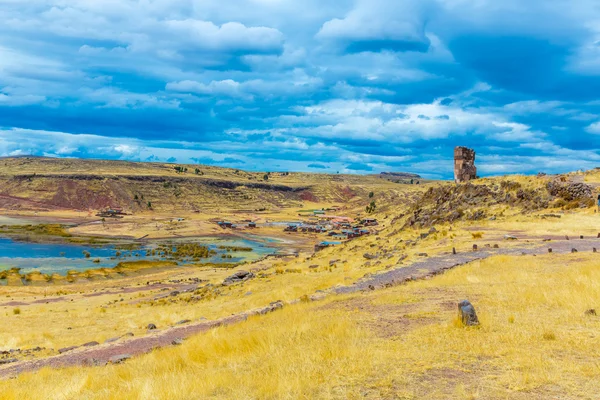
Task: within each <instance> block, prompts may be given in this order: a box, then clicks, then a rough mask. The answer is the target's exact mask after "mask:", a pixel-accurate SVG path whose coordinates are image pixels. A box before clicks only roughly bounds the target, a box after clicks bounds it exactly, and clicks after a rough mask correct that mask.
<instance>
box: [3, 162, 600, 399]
mask: <svg viewBox="0 0 600 400" xmlns="http://www.w3.org/2000/svg"><path fill="white" fill-rule="evenodd" d="M15 160H17V161H14V162H23V160H20V159H15ZM19 160H20V161H19ZM11 162H12V161H11ZM42 162H45V161H39V160H36V161H35V162H31V165H29V164H24V165H22V166H21V167H22V169H23V170H24V171H26V172H27V173H32V171H33V170H35V169H37V168H40V165H41V164H39V163H42ZM36 163H38V164H36ZM68 163H71V161H68V162H67V164H64V165H62V164H61V165H62V166H61V167H60V168H59V166H56V165H54V166H52V168H50V167H48V168H47V169H48V172H47V173H48V174H58V175H60V174H63V173H64V172H62V171H63V170H62V169H61V168H65V165H68V169H69V171H70V172H69V173H78V174H89V173H93V172H98V171H102V173H103V174H108V171H109V170H110V171H111V173H112V174H115V175H119V174H124V175H126V174H139V175H144V174H146V175H153V174H161V173H163V174H165V175H168V174H172V175H173V176H178V175H180V174H177V173H176V172H175V171H170V169H172V168H173V166H172V165H158V164H156V165H146V164H139V165H137V164H135V165H133V166H132V165H130V164H125V163H123V165H121V164H118V163H117V164H110V163H109V164H106V166H105V165H104V164H103V162H98V163H99V164H98V165H95V164H93V163H92V164H93V165H91V166H90V165H88V164H86V163H81V164H80V163H78V162H76V161H73V162H72V164H68ZM94 163H95V162H94ZM9 164H10V163H9ZM9 164H7V165H6V167H7V168H8V167H10V168H8V169H14V168H15V167H14V165H12V164H10V165H9ZM86 168H89V170H88V169H86ZM102 168H104V169H102ZM188 168H189V167H188ZM131 170H133V172H132V171H131ZM73 171H75V172H73ZM241 173H242V172H240V171H238V172H236V171H234V170H224V169H215V170H214V171H212V170H211V169H207V170H206V171H205V175H204V177H207V176H210V177H211V178H215V179H216V178H218V179H230V180H236V179H240V178H239V176H238V175H239V174H241ZM188 174H189V173H188ZM271 175H273V174H271ZM157 176H158V175H157ZM201 178H202V176H201V177H199V178H198V179H201ZM256 178H257V179H258V178H260V176H258V175H257V176H256ZM11 179H12V178H11ZM44 179H46V178H44ZM61 179H62V178H61ZM190 179H196V177H190ZM321 179H322V181H321ZM331 179H332V177H331V176H325V175H323V176H316V175H310V176H309V175H302V174H289V175H281V176H278V177H276V178H273V179H271V178H269V182H272V181H277V182H278V183H281V184H285V185H289V186H294V185H301V184H306V182H310V183H311V185H312V188H311V194H315V195H316V194H318V193H321V194H319V195H318V196H317V197H318V199H315V198H313V197H310V196H309V197H307V198H310V199H309V200H307V199H302V198H300V199H299V200H298V201H297V203H296V200H293V201H290V202H286V203H285V204H284V203H281V204H280V205H279V206H278V207H277V208H276V209H275V208H274V209H272V210H270V211H268V212H267V213H266V214H261V213H257V212H250V211H247V210H246V211H244V210H243V209H242V208H243V207H241V206H240V207H238V208H236V207H232V206H231V204H233V203H228V204H225V203H221V204H220V205H222V210H220V211H219V212H217V211H216V209H212V211H210V212H206V213H201V214H196V213H193V212H192V211H190V210H189V209H188V210H187V211H185V210H183V211H181V213H179V212H178V215H185V221H183V222H180V223H175V224H174V223H173V222H172V219H173V217H174V214H173V209H172V208H168V207H167V208H158V209H157V210H154V211H152V212H150V211H148V210H144V211H136V212H135V215H134V216H131V217H129V218H128V219H126V220H125V221H117V222H109V223H106V224H97V223H96V224H80V225H79V226H77V227H75V228H71V229H69V230H68V233H69V234H70V235H80V234H95V235H100V236H102V235H105V236H110V235H115V236H122V235H124V234H125V233H127V232H130V233H131V232H133V233H132V235H142V234H150V235H152V234H155V235H157V236H160V235H161V234H163V233H164V232H165V231H166V232H169V234H177V235H194V234H197V233H198V232H205V233H206V232H208V233H211V232H217V231H216V229H220V228H215V224H214V221H213V219H214V218H231V219H233V218H239V219H244V218H248V217H249V216H252V215H255V216H256V215H259V216H260V219H258V220H259V221H267V220H271V221H289V220H294V219H296V218H298V213H299V212H300V211H301V210H310V209H320V208H326V207H328V206H331V205H333V204H334V202H333V199H334V197H335V196H338V195H334V194H332V193H334V192H335V190H337V189H331V188H327V181H328V180H331ZM339 179H341V180H342V181H343V185H347V186H348V187H351V188H352V190H353V191H355V192H356V193H360V194H359V195H356V196H354V197H352V198H350V199H346V201H344V202H341V203H339V204H338V205H339V206H340V208H341V209H340V210H339V211H338V212H337V213H339V214H342V215H349V216H352V217H355V216H359V215H361V214H362V215H363V216H364V206H365V205H366V204H368V203H369V202H370V201H371V199H370V197H369V196H368V194H369V192H371V191H372V192H374V196H373V198H374V199H375V201H376V202H377V209H376V211H375V213H374V214H372V215H373V216H374V217H376V218H377V219H378V220H379V222H380V225H379V226H378V227H377V228H376V232H375V233H374V234H373V235H370V236H366V237H362V238H359V239H355V240H353V241H349V242H346V243H344V244H342V245H339V246H335V247H332V248H328V249H325V250H323V251H320V252H317V253H314V252H313V251H312V249H311V247H310V246H311V245H312V244H314V243H315V242H317V241H320V240H323V237H322V236H318V235H305V236H303V237H302V238H303V239H302V240H304V244H305V246H304V247H302V246H301V248H300V249H299V253H298V256H287V257H283V258H275V257H270V258H267V259H264V260H261V261H259V262H256V263H251V264H247V265H243V266H239V267H237V268H236V269H234V270H233V271H232V270H226V269H217V268H208V267H201V266H186V267H177V268H148V269H147V270H144V271H143V273H140V274H139V275H138V274H133V275H130V276H125V277H121V278H111V279H104V278H99V279H97V280H92V281H88V280H80V281H77V282H75V283H72V284H68V285H41V286H20V287H18V286H7V287H1V288H0V315H1V316H2V321H3V322H4V323H3V324H0V351H2V350H9V349H14V348H21V349H27V348H33V347H36V346H41V347H44V348H45V350H44V351H43V352H42V353H40V354H38V355H37V357H45V356H50V355H55V354H56V351H57V349H59V348H61V347H66V346H72V345H80V344H83V343H85V342H89V341H98V342H100V343H102V342H103V341H105V340H106V339H109V338H112V337H116V336H121V335H124V334H126V333H128V332H130V333H132V334H134V335H135V336H136V337H143V336H144V335H146V334H147V332H146V326H147V325H148V324H150V323H154V324H156V325H157V326H158V327H159V329H166V328H168V327H170V326H173V325H175V324H176V323H177V322H178V321H181V320H184V319H189V320H192V321H199V320H202V319H204V318H206V319H208V320H215V319H218V318H222V317H226V316H229V315H231V314H235V313H241V312H244V311H246V310H249V309H254V308H257V307H263V306H265V305H267V304H269V303H271V302H273V301H277V300H281V301H283V302H285V303H293V304H288V305H286V306H285V307H284V309H283V310H281V311H278V312H275V313H272V314H269V315H265V316H260V317H252V318H250V319H249V320H248V321H246V322H244V323H241V324H238V325H233V326H228V327H220V328H217V329H214V330H211V331H209V332H208V333H205V334H200V335H197V336H194V337H192V338H190V339H188V340H186V341H185V342H184V343H183V345H181V346H176V347H168V348H163V349H159V350H156V351H153V352H152V353H150V354H147V355H144V356H141V357H137V358H134V359H132V360H129V361H127V362H126V363H124V364H122V365H109V366H105V367H87V368H69V369H64V370H49V369H46V370H41V371H38V372H35V373H26V374H23V375H20V376H18V377H17V378H16V379H11V380H6V381H0V393H1V395H0V397H1V398H7V399H13V398H14V399H17V398H34V399H37V398H44V399H47V398H50V399H79V398H86V399H88V398H89V399H106V398H108V399H136V398H139V399H204V398H217V399H220V398H222V399H229V398H236V399H237V398H239V399H263V398H265V399H295V398H311V399H312V398H325V399H327V398H331V399H347V398H350V399H352V398H367V399H379V398H390V399H391V398H400V399H422V398H427V399H465V398H472V399H532V398H533V399H536V398H540V399H556V398H560V399H594V398H596V397H594V396H595V395H596V394H597V393H600V384H599V383H598V382H600V379H599V378H600V376H599V375H600V367H599V364H598V359H599V356H600V350H599V348H598V346H597V341H598V332H600V329H599V328H600V318H599V317H598V316H597V315H594V314H593V313H591V312H589V313H586V311H588V310H591V309H595V310H597V311H598V312H600V268H599V266H600V259H598V256H597V254H594V253H591V252H579V253H575V254H569V255H558V254H553V255H543V256H537V257H535V256H507V255H498V256H494V257H491V258H488V259H485V260H482V261H475V262H472V263H469V264H467V265H464V266H461V267H458V268H456V269H453V270H451V271H448V272H446V273H445V274H443V275H439V276H436V277H432V278H430V279H427V280H423V281H415V282H410V283H408V284H405V285H402V286H396V287H391V288H387V289H383V290H375V291H369V292H366V293H359V294H352V295H328V296H325V297H324V299H322V300H321V301H314V302H310V301H307V300H308V299H309V298H310V296H312V295H315V294H321V295H322V294H323V291H328V289H332V288H336V287H339V286H346V285H350V284H352V283H355V282H357V281H359V280H360V279H362V278H366V277H370V276H373V275H375V274H378V273H381V272H385V271H388V270H391V269H398V268H404V267H408V266H410V265H411V264H413V263H414V262H417V261H423V260H427V258H430V257H435V256H438V255H442V254H449V253H451V251H452V249H453V248H455V249H457V250H458V252H459V253H464V252H467V251H471V249H472V248H473V245H475V244H476V245H478V246H479V247H480V248H488V247H489V248H492V247H493V246H494V245H496V246H498V247H500V248H501V249H506V248H509V247H519V248H528V247H539V246H542V245H544V244H545V243H546V242H544V240H548V239H552V240H558V239H564V238H565V236H569V237H570V238H572V239H576V238H578V237H579V236H584V237H585V238H596V236H597V234H598V232H600V214H598V213H596V212H595V208H594V207H591V206H589V205H587V204H588V203H587V202H585V201H582V202H578V203H577V204H575V201H574V200H572V199H571V200H569V201H566V200H564V199H560V198H556V197H552V196H550V195H549V194H548V192H547V190H546V187H547V184H548V182H550V181H552V180H554V179H556V177H526V176H515V177H500V178H489V179H482V180H478V181H476V182H475V184H474V186H473V187H466V186H464V185H459V186H457V185H454V184H450V183H439V182H437V183H424V184H423V185H402V184H392V183H390V182H386V181H385V180H381V179H379V178H375V177H362V178H361V177H350V176H348V177H347V176H342V177H339ZM564 180H565V182H573V183H578V182H586V183H589V184H591V185H594V190H596V187H595V185H596V184H597V183H600V175H599V173H598V172H597V171H590V172H587V173H574V174H569V175H566V176H565V177H564ZM260 190H262V191H263V192H264V189H260ZM320 190H323V192H319V191H320ZM428 191H429V192H428ZM32 193H33V192H32ZM427 193H429V194H427ZM263 195H264V196H266V195H265V194H264V193H263V194H261V196H263ZM269 195H270V194H269ZM593 195H594V196H596V195H597V193H595V192H594V194H593ZM28 196H29V198H31V197H32V196H33V195H32V194H31V193H29V194H28ZM421 196H423V197H421ZM342 197H343V196H340V197H338V198H339V199H341V198H342ZM313 200H314V201H313ZM449 204H451V207H448V205H449ZM575 205H576V206H575ZM455 209H461V210H462V209H464V212H463V213H462V214H460V215H458V214H457V216H455V215H454V213H453V212H454V211H455ZM478 211H484V212H485V213H477V212H478ZM75 212H76V211H72V210H71V211H60V210H55V211H52V212H48V213H47V214H48V215H55V216H56V215H62V216H63V217H68V216H70V217H73V215H74V214H73V213H75ZM69 213H70V214H69ZM411 221H412V223H411ZM159 224H160V226H161V229H160V230H158V229H157V228H156V227H157V225H159ZM211 229H212V230H214V231H211ZM261 229H262V230H259V232H258V233H259V234H262V235H265V236H270V235H277V232H276V231H280V230H281V228H273V227H272V228H264V229H263V228H261ZM279 235H280V237H282V238H285V237H287V235H283V234H282V233H281V232H279ZM506 235H509V237H510V238H512V237H515V238H516V239H517V240H506ZM290 238H291V237H290ZM575 243H576V242H574V244H573V246H577V245H576V244H575ZM548 245H549V246H551V243H550V244H548ZM598 247H600V246H598ZM239 270H251V271H253V272H254V274H255V275H256V276H255V278H254V279H251V280H249V281H247V282H245V283H243V284H238V285H233V286H222V285H221V283H222V282H223V280H224V279H225V278H226V277H227V276H229V275H231V274H232V273H233V272H236V271H239ZM188 286H193V289H192V290H191V291H189V292H186V291H184V290H183V289H184V288H186V287H188ZM173 291H177V292H178V293H177V294H174V295H171V293H172V292H173ZM462 299H469V300H470V301H471V302H472V303H473V304H474V306H475V308H476V309H477V312H478V315H479V317H480V320H481V326H480V327H477V328H464V327H462V326H461V325H460V323H458V320H457V311H456V305H457V303H458V302H459V301H460V300H462ZM297 300H300V301H297ZM17 310H18V311H17Z"/></svg>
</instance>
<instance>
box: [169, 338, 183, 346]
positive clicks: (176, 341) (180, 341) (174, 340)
mask: <svg viewBox="0 0 600 400" xmlns="http://www.w3.org/2000/svg"><path fill="white" fill-rule="evenodd" d="M171 344H172V345H173V346H181V345H182V344H183V339H181V338H177V339H173V341H172V342H171Z"/></svg>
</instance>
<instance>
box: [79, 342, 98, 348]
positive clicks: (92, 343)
mask: <svg viewBox="0 0 600 400" xmlns="http://www.w3.org/2000/svg"><path fill="white" fill-rule="evenodd" d="M99 344H100V343H98V342H87V343H86V344H84V345H82V347H94V346H98V345H99Z"/></svg>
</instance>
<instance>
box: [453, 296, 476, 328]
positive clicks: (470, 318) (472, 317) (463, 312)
mask: <svg viewBox="0 0 600 400" xmlns="http://www.w3.org/2000/svg"><path fill="white" fill-rule="evenodd" d="M458 315H459V317H460V320H461V322H462V324H463V325H465V326H477V325H479V318H477V313H476V312H475V307H473V305H472V304H471V302H470V301H469V300H463V301H461V302H460V303H458Z"/></svg>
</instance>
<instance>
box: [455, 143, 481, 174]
mask: <svg viewBox="0 0 600 400" xmlns="http://www.w3.org/2000/svg"><path fill="white" fill-rule="evenodd" d="M476 178H477V168H476V167H475V150H472V149H469V148H466V147H460V146H458V147H456V148H455V149H454V181H455V182H456V183H462V182H468V181H470V180H473V179H476Z"/></svg>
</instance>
